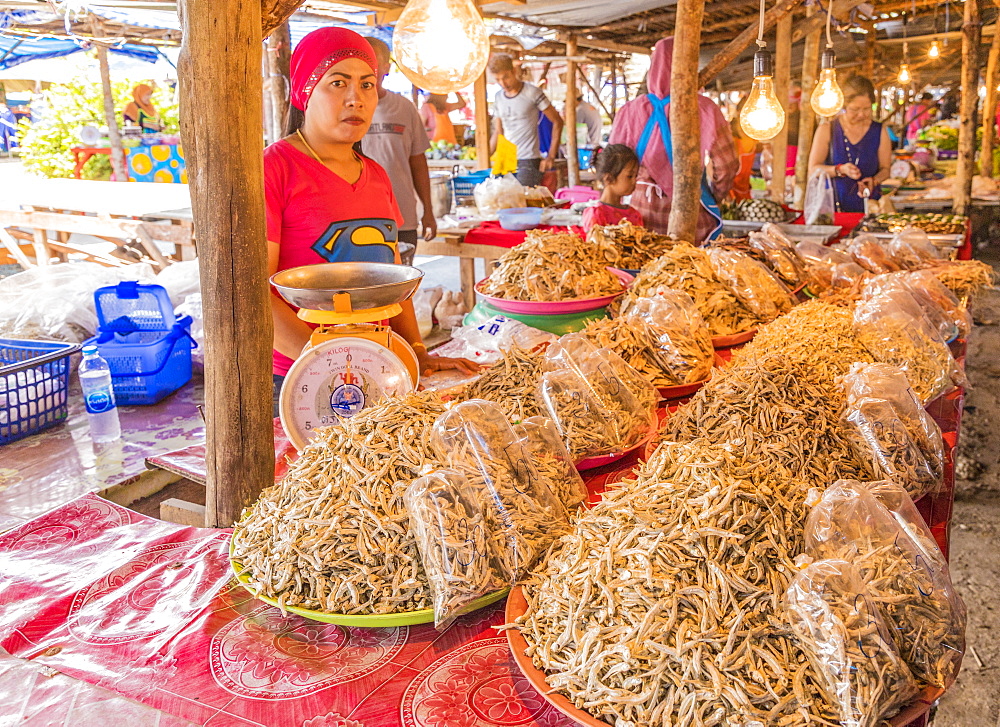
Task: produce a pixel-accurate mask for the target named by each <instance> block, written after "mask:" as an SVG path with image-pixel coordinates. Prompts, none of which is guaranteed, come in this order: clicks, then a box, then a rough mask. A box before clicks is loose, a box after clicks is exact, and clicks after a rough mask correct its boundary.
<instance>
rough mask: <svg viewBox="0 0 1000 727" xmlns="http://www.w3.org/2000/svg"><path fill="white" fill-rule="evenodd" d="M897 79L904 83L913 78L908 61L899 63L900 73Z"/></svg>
mask: <svg viewBox="0 0 1000 727" xmlns="http://www.w3.org/2000/svg"><path fill="white" fill-rule="evenodd" d="M896 80H897V81H899V82H900V83H904V84H905V83H909V82H910V81H912V80H913V76H912V75H911V74H910V65H909V64H908V63H901V64H900V65H899V75H898V76H896Z"/></svg>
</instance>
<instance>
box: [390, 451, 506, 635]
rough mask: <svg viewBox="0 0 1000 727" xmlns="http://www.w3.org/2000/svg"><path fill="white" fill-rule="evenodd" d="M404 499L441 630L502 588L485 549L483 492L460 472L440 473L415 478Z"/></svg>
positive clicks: (487, 547)
mask: <svg viewBox="0 0 1000 727" xmlns="http://www.w3.org/2000/svg"><path fill="white" fill-rule="evenodd" d="M403 499H404V502H405V503H406V509H407V512H409V515H410V529H411V530H412V531H413V535H414V537H415V538H416V541H417V549H418V550H419V551H420V561H421V562H422V563H423V565H424V572H425V573H426V574H427V580H428V582H429V583H430V587H431V594H432V596H433V601H434V627H435V628H436V629H438V630H439V631H441V630H444V629H446V628H448V626H450V625H451V623H452V622H453V621H454V620H455V619H456V618H458V617H459V616H461V615H462V614H465V613H468V612H469V611H470V610H472V609H471V608H470V604H472V603H473V602H474V601H476V600H477V599H479V598H482V597H483V596H486V595H489V594H490V593H493V592H495V591H498V590H500V589H501V588H504V587H505V586H506V585H507V582H506V578H505V577H504V574H503V573H502V572H501V570H500V568H499V567H498V566H497V565H496V564H495V562H494V558H493V552H492V550H491V547H490V537H489V532H488V530H487V526H486V517H485V515H484V512H483V503H484V502H485V501H486V499H487V493H486V492H484V491H483V490H482V489H481V483H476V482H470V481H469V479H468V478H466V477H465V475H464V474H462V473H461V472H459V471H457V470H451V469H440V470H437V471H435V472H432V473H430V474H428V475H424V476H423V477H420V478H418V479H416V480H414V481H413V484H411V485H410V486H409V487H408V488H407V489H406V494H405V495H404V496H403Z"/></svg>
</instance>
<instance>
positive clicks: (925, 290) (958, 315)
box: [902, 270, 972, 338]
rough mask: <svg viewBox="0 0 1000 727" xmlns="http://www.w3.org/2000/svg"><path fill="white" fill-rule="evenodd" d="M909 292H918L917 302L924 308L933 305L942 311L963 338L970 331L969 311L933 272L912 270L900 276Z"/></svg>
mask: <svg viewBox="0 0 1000 727" xmlns="http://www.w3.org/2000/svg"><path fill="white" fill-rule="evenodd" d="M902 277H903V279H904V280H905V281H906V283H907V285H908V286H909V288H910V290H911V291H914V292H918V291H919V293H920V295H918V296H917V301H918V302H919V303H920V304H921V305H923V306H925V308H926V307H929V306H931V305H934V306H936V307H938V308H940V309H941V310H943V311H944V313H945V315H946V316H947V317H948V319H949V320H950V321H951V322H952V323H954V324H955V330H956V332H957V334H958V335H959V336H962V337H963V338H964V337H966V336H968V335H969V332H970V331H971V330H972V314H971V313H969V309H968V308H966V307H965V306H964V305H962V302H961V301H960V300H959V299H958V298H957V297H956V296H955V294H954V293H952V292H951V291H950V290H949V289H948V287H947V286H946V285H945V284H944V283H942V282H941V280H940V278H938V276H937V274H936V273H935V272H934V271H933V270H914V271H912V272H908V273H904V274H902Z"/></svg>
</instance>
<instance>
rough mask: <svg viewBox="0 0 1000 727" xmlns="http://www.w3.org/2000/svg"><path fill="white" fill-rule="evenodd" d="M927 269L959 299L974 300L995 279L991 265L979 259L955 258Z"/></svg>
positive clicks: (990, 285) (991, 285) (989, 286)
mask: <svg viewBox="0 0 1000 727" xmlns="http://www.w3.org/2000/svg"><path fill="white" fill-rule="evenodd" d="M929 269H930V270H931V271H933V273H934V275H936V276H937V279H938V280H940V281H941V282H942V283H944V284H945V286H946V287H947V288H948V289H949V290H950V291H951V292H952V293H954V294H955V297H957V298H958V299H959V300H972V301H974V300H975V299H976V298H977V297H978V296H979V295H981V294H982V292H983V291H984V290H986V289H987V288H991V287H993V285H994V283H995V281H996V273H995V272H993V268H992V266H990V265H988V264H986V263H984V262H983V261H981V260H956V261H954V262H947V263H941V264H938V265H934V266H933V267H931V268H929Z"/></svg>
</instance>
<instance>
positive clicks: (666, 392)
mask: <svg viewBox="0 0 1000 727" xmlns="http://www.w3.org/2000/svg"><path fill="white" fill-rule="evenodd" d="M726 363H727V361H726V360H725V359H724V358H722V356H720V355H719V354H715V363H713V364H712V365H713V366H714V367H715V368H717V369H721V368H724V367H725V366H726ZM710 378H712V375H711V374H709V375H708V376H707V377H706V378H704V379H702V380H701V381H695V382H693V383H690V384H677V385H676V386H657V387H656V388H657V389H658V390H659V392H660V396H662V397H663V398H664V399H683V398H684V397H685V396H690V395H691V394H693V393H694V392H696V391H698V389H700V388H701V387H702V386H704V385H705V384H707V383H708V380H709V379H710Z"/></svg>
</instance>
